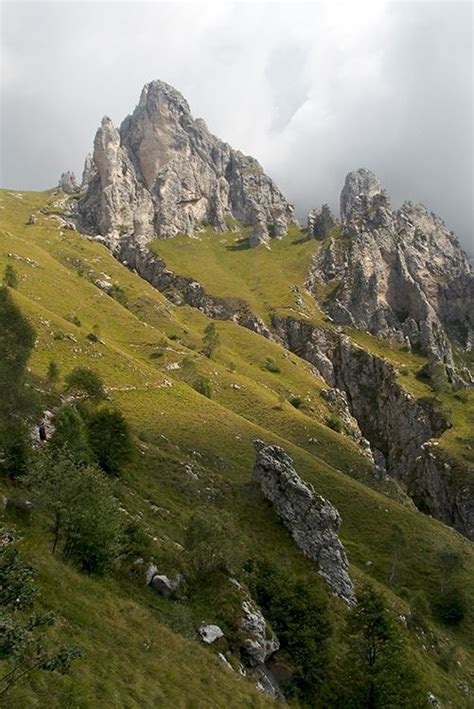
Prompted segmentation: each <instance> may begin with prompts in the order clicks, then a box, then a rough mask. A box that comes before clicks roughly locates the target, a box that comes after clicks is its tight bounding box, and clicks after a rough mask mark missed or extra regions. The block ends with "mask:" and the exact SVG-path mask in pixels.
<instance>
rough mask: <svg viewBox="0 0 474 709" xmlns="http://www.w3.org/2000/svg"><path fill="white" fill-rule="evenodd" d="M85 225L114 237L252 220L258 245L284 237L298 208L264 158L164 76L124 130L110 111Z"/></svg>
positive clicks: (83, 206)
mask: <svg viewBox="0 0 474 709" xmlns="http://www.w3.org/2000/svg"><path fill="white" fill-rule="evenodd" d="M83 185H85V186H86V187H87V192H86V194H85V196H84V198H83V199H82V200H81V202H80V204H79V211H80V214H81V217H82V219H83V222H84V224H85V225H86V226H87V227H88V228H89V229H92V230H94V231H96V232H99V233H100V234H102V235H103V236H105V237H107V239H108V240H109V241H110V242H111V243H118V242H120V241H121V240H122V239H124V238H125V237H126V238H132V239H134V240H135V241H137V242H140V243H142V244H143V243H146V242H147V241H149V240H150V239H152V238H154V237H155V236H158V237H163V238H169V237H172V236H176V234H193V233H194V232H195V231H197V230H199V228H200V227H203V226H204V225H206V226H209V225H210V226H212V227H213V228H214V229H215V230H216V231H220V232H224V231H228V230H229V229H232V228H234V226H235V224H236V223H241V224H243V225H247V226H252V227H253V231H252V234H251V236H250V243H251V245H254V246H257V245H258V244H261V243H268V241H269V240H270V238H271V237H274V238H277V239H278V238H282V237H283V236H284V235H285V234H286V232H287V227H288V224H289V223H292V222H294V221H295V216H294V212H293V207H292V206H291V205H290V204H289V203H288V202H287V201H286V200H285V198H284V197H283V195H282V194H281V192H280V190H279V189H278V188H277V186H276V185H275V183H274V182H273V181H272V180H271V179H270V178H269V177H268V176H267V175H266V174H265V173H264V172H263V170H262V168H261V166H260V165H259V163H258V162H257V161H256V160H255V159H254V158H251V157H247V156H245V155H243V154H242V153H241V152H240V151H238V150H234V149H232V148H231V147H230V146H229V145H227V143H224V142H222V141H221V140H219V139H218V138H216V137H215V136H214V135H212V134H211V133H210V132H209V130H208V128H207V126H206V124H205V122H204V121H203V120H202V119H200V118H198V119H194V118H193V116H192V115H191V111H190V108H189V105H188V103H187V101H186V100H185V99H184V98H183V96H182V95H181V94H180V93H179V92H178V91H176V89H174V88H173V87H171V86H169V85H168V84H165V83H164V82H163V81H152V82H150V83H149V84H146V86H145V87H144V88H143V91H142V93H141V96H140V101H139V103H138V106H137V107H136V108H135V110H134V112H133V113H132V114H131V115H130V116H127V118H125V120H124V121H123V122H122V124H121V126H120V128H118V129H117V128H116V127H115V126H114V125H113V123H112V121H111V119H110V118H107V117H105V118H104V119H103V120H102V124H101V126H100V128H99V130H98V131H97V134H96V136H95V140H94V152H93V157H92V159H91V160H89V161H88V162H87V163H86V166H85V170H84V177H83Z"/></svg>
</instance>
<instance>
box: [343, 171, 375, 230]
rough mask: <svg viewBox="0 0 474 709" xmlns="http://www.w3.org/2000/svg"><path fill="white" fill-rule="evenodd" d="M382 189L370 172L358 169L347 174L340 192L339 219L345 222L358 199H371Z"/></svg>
mask: <svg viewBox="0 0 474 709" xmlns="http://www.w3.org/2000/svg"><path fill="white" fill-rule="evenodd" d="M381 192H382V187H381V186H380V182H379V181H378V179H377V178H376V176H375V175H374V173H373V172H372V171H371V170H368V169H367V168H365V167H360V168H359V169H358V170H353V171H351V172H348V173H347V175H346V179H345V182H344V187H343V188H342V192H341V219H342V221H346V220H347V219H348V217H349V216H350V213H351V211H352V207H353V206H354V204H355V203H356V202H357V201H358V200H359V198H360V197H367V198H369V199H370V198H371V197H373V196H374V195H375V194H380V193H381Z"/></svg>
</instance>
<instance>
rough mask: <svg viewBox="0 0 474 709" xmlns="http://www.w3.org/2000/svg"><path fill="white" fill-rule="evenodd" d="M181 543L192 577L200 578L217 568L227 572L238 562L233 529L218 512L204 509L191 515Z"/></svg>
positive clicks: (236, 544)
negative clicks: (183, 546)
mask: <svg viewBox="0 0 474 709" xmlns="http://www.w3.org/2000/svg"><path fill="white" fill-rule="evenodd" d="M184 545H185V548H186V551H187V554H188V560H189V561H188V567H189V574H190V576H191V577H192V578H194V580H204V579H205V577H209V576H212V575H213V574H215V573H216V572H218V571H223V572H227V573H231V572H232V571H233V570H234V569H235V567H236V566H238V565H239V563H240V549H239V544H238V543H237V530H236V528H235V525H234V524H233V523H232V521H231V520H230V519H229V517H228V516H227V515H226V514H225V513H223V512H222V511H221V512H220V513H219V514H217V513H216V512H215V511H214V510H211V509H208V510H206V511H202V512H197V513H196V514H195V515H193V517H192V518H191V521H190V523H189V525H188V528H187V530H186V535H185V541H184Z"/></svg>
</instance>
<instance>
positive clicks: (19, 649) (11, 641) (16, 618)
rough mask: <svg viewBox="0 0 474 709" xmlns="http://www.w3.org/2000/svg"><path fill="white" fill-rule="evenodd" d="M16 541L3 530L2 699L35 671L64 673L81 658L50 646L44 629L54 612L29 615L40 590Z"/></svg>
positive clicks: (0, 604)
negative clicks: (75, 660)
mask: <svg viewBox="0 0 474 709" xmlns="http://www.w3.org/2000/svg"><path fill="white" fill-rule="evenodd" d="M17 542H18V536H17V533H16V531H15V530H11V529H0V660H3V661H5V662H6V664H7V668H6V672H5V673H4V674H3V675H1V676H0V700H1V698H2V697H4V696H5V695H6V694H7V692H8V691H9V690H10V689H11V687H13V686H14V685H15V684H17V683H18V682H19V681H20V680H21V679H23V678H25V677H27V676H28V675H30V674H31V673H32V672H34V671H35V670H46V671H57V672H60V673H61V674H65V673H66V672H68V670H69V668H70V665H71V663H72V661H73V660H74V659H76V658H78V657H80V656H81V655H82V652H81V651H80V650H79V648H77V647H63V648H60V649H59V650H52V649H51V648H49V647H48V644H47V639H46V633H45V630H46V628H47V627H48V626H50V625H52V624H53V623H54V620H55V619H54V616H53V614H52V613H43V614H37V613H34V612H30V611H31V610H32V608H33V607H34V604H35V602H36V600H37V598H38V595H39V589H38V587H37V586H36V579H35V572H34V570H33V568H32V567H31V566H30V565H29V564H27V563H25V562H24V561H23V560H22V559H21V556H20V553H19V551H18V547H17Z"/></svg>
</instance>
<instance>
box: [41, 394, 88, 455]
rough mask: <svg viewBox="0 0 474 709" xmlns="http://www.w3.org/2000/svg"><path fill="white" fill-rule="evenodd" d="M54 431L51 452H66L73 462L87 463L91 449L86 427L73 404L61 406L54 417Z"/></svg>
mask: <svg viewBox="0 0 474 709" xmlns="http://www.w3.org/2000/svg"><path fill="white" fill-rule="evenodd" d="M54 426H55V431H54V433H53V435H52V437H51V442H50V447H51V451H52V452H53V453H59V452H67V453H68V454H69V455H70V457H71V459H72V460H74V462H75V463H77V464H81V463H88V462H90V460H91V450H90V447H89V442H88V438H87V428H86V425H85V423H84V421H83V419H82V416H81V415H80V413H79V412H78V410H77V409H76V407H75V406H73V405H72V404H67V405H66V406H63V407H62V408H61V409H60V410H59V411H58V413H57V414H56V416H55V417H54Z"/></svg>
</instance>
